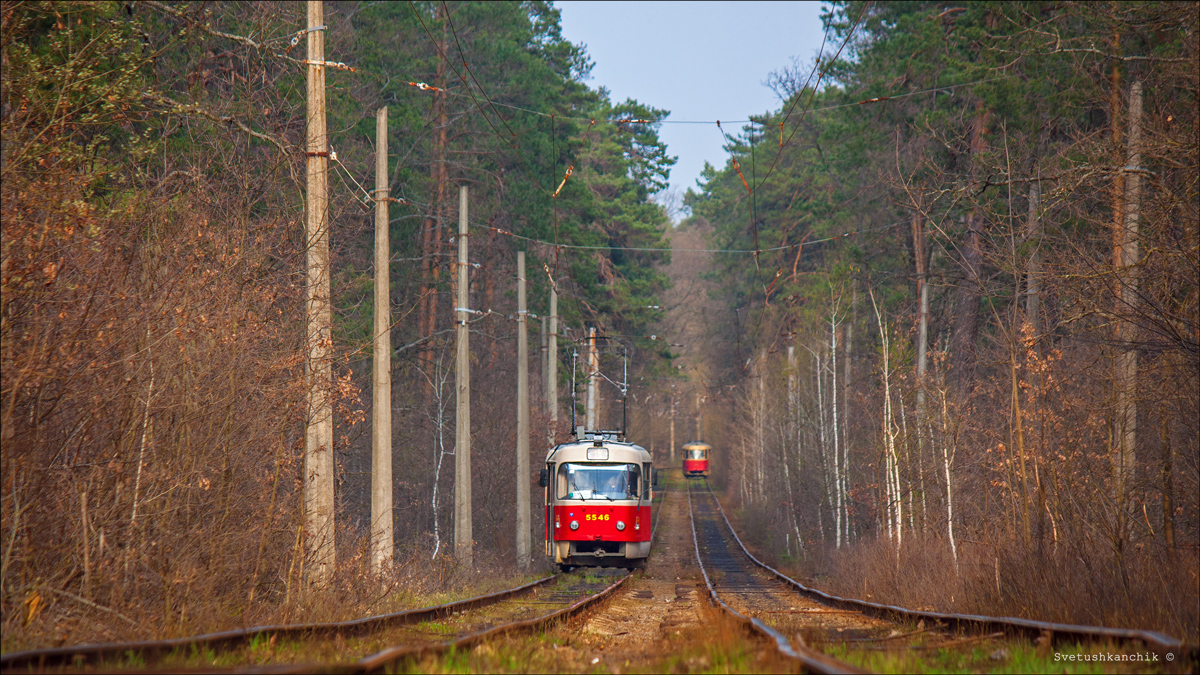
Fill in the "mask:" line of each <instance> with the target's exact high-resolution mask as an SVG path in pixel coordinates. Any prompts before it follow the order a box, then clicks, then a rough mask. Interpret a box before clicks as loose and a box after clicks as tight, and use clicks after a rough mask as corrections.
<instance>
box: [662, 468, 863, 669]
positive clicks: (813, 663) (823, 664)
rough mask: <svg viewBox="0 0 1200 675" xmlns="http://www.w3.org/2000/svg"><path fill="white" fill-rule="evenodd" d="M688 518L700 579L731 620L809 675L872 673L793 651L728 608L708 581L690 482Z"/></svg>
mask: <svg viewBox="0 0 1200 675" xmlns="http://www.w3.org/2000/svg"><path fill="white" fill-rule="evenodd" d="M685 480H686V479H685ZM713 499H714V500H715V499H716V496H715V495H714V496H713ZM719 506H720V504H719V503H718V507H719ZM721 515H722V516H724V515H725V514H724V512H722V513H721ZM688 518H689V520H690V521H691V525H692V544H693V545H694V546H695V549H696V563H697V564H699V565H700V575H701V576H703V577H704V585H705V586H706V587H707V588H708V595H709V597H710V598H711V599H712V600H713V602H714V603H715V604H716V605H717V606H718V607H720V608H721V609H722V610H724V611H725V612H726V613H727V614H729V615H730V616H732V617H734V618H735V619H736V620H737V621H738V622H740V623H742V624H743V625H745V626H746V627H748V628H750V629H751V630H752V631H754V632H756V633H759V634H760V635H762V636H763V637H765V638H767V639H768V640H770V641H771V642H772V644H774V645H775V650H776V651H778V652H779V653H780V654H782V655H783V656H784V657H786V658H789V659H792V660H794V661H799V662H800V663H801V664H802V665H803V666H804V668H805V669H806V670H807V671H808V672H811V673H867V672H870V671H866V670H861V669H859V668H856V667H855V666H852V665H850V664H849V663H845V662H843V661H839V660H838V659H835V658H833V657H831V656H828V655H826V654H822V653H821V652H818V651H816V650H813V649H810V648H809V647H806V646H804V645H799V646H797V647H793V646H792V644H791V642H790V641H789V640H788V639H787V637H786V636H784V635H783V633H780V632H779V631H777V630H775V629H774V628H771V627H770V626H768V625H767V624H765V623H763V622H762V620H761V619H759V618H757V617H754V618H752V617H748V616H745V615H744V614H742V613H740V612H738V611H737V610H736V609H734V608H732V607H730V606H729V605H728V604H726V603H725V601H724V600H722V599H721V598H720V596H719V595H717V591H716V589H715V588H713V584H712V580H711V579H709V577H708V570H706V569H705V567H704V560H703V559H702V558H701V556H700V540H699V538H698V537H697V536H696V517H695V512H694V510H693V508H692V486H691V483H690V482H689V483H688ZM726 522H728V521H726ZM731 531H732V530H731ZM740 543H741V542H739V544H740ZM742 550H743V551H744V550H745V549H744V548H743V549H742Z"/></svg>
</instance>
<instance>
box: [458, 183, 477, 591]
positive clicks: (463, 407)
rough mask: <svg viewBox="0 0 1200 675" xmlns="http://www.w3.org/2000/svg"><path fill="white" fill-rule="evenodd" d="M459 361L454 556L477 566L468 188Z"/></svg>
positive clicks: (461, 207) (463, 207)
mask: <svg viewBox="0 0 1200 675" xmlns="http://www.w3.org/2000/svg"><path fill="white" fill-rule="evenodd" d="M454 313H455V315H456V318H457V319H458V325H457V326H456V327H455V334H456V336H457V337H458V340H457V342H458V358H457V361H456V367H455V370H454V383H455V386H456V387H457V390H458V391H457V396H456V397H455V406H456V407H455V415H454V555H455V557H457V558H458V562H459V563H462V564H464V565H467V566H468V567H470V566H474V560H473V543H472V535H471V343H470V339H471V338H470V335H469V334H468V332H467V317H468V315H469V313H470V309H469V308H468V307H467V186H466V185H462V186H459V188H458V306H457V307H455V308H454Z"/></svg>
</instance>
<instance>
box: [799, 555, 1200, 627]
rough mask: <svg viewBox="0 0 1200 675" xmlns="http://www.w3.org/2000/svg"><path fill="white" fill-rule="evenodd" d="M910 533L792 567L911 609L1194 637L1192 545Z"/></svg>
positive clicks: (1198, 618) (824, 585) (1199, 590)
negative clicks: (1155, 549) (1134, 547)
mask: <svg viewBox="0 0 1200 675" xmlns="http://www.w3.org/2000/svg"><path fill="white" fill-rule="evenodd" d="M959 547H960V548H959V555H958V568H957V571H956V570H955V564H954V558H953V556H952V555H951V552H950V547H949V545H948V543H947V542H946V541H945V540H943V539H939V538H936V537H910V538H908V539H907V540H906V541H904V542H903V543H902V544H901V546H900V552H899V555H897V553H896V547H895V543H894V542H889V541H887V540H886V539H884V540H873V541H862V542H857V543H855V544H853V545H852V546H849V547H846V548H844V549H843V550H841V551H837V550H836V549H834V550H830V551H825V552H823V554H821V555H813V556H810V558H809V559H808V560H807V561H806V562H805V563H802V564H800V565H798V566H796V567H795V568H793V569H794V570H796V571H798V572H799V573H800V574H801V575H802V576H808V577H809V578H812V579H813V583H814V584H815V585H816V586H817V587H818V588H820V589H821V590H825V591H827V592H830V593H833V594H835V595H842V596H845V597H853V598H859V599H864V600H870V601H872V602H882V603H886V604H894V605H899V606H902V607H907V608H912V609H930V610H935V611H943V612H955V613H964V614H985V615H990V616H1014V617H1020V618H1026V619H1034V620H1039V621H1053V622H1059V623H1071V624H1083V625H1096V626H1111V627H1119V628H1138V629H1145V630H1158V631H1162V632H1164V633H1167V634H1168V635H1172V636H1174V637H1178V638H1180V639H1182V640H1184V641H1186V642H1190V643H1192V644H1195V643H1197V642H1198V641H1200V640H1198V638H1200V609H1198V608H1200V585H1198V581H1197V579H1198V577H1197V574H1198V572H1200V565H1197V560H1196V556H1195V553H1194V551H1187V550H1177V551H1173V552H1170V553H1156V554H1151V553H1149V552H1144V551H1143V552H1128V553H1126V554H1125V556H1124V559H1123V561H1118V560H1116V558H1115V556H1114V555H1113V553H1112V552H1111V550H1109V551H1105V550H1103V549H1102V548H1100V547H1096V546H1067V545H1065V544H1060V545H1059V546H1058V547H1057V548H1055V547H1054V546H1048V547H1046V548H1044V549H1043V550H1041V551H1039V550H1037V549H1036V548H1033V547H1030V548H1026V547H1024V546H1022V545H1021V544H1018V543H1015V542H1008V541H1005V542H1003V545H986V544H984V543H983V542H960V544H959Z"/></svg>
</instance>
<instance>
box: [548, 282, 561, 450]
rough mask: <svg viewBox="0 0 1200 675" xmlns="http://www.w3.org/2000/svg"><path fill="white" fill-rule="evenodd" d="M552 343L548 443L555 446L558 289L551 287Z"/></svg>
mask: <svg viewBox="0 0 1200 675" xmlns="http://www.w3.org/2000/svg"><path fill="white" fill-rule="evenodd" d="M547 339H548V340H549V342H550V344H549V346H548V347H547V350H548V351H547V353H546V365H547V366H549V367H548V368H547V369H546V408H547V410H548V411H549V413H550V428H549V429H548V430H547V431H546V444H547V445H549V446H550V447H554V441H555V440H557V439H556V435H557V434H558V291H556V290H554V289H553V288H551V289H550V334H549V335H548V336H547Z"/></svg>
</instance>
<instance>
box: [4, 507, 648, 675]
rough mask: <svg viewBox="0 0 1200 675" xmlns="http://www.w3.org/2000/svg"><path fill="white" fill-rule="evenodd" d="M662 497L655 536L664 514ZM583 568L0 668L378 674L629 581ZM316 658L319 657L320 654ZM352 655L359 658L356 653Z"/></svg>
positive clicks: (596, 598) (553, 614)
mask: <svg viewBox="0 0 1200 675" xmlns="http://www.w3.org/2000/svg"><path fill="white" fill-rule="evenodd" d="M665 496H666V495H665V491H664V493H663V498H662V499H660V500H659V504H658V512H657V513H656V514H655V523H654V528H655V529H654V532H656V533H657V528H658V519H659V516H661V514H662V503H663V500H664V499H665ZM630 574H631V573H630V571H629V570H623V569H611V568H609V569H581V570H577V571H575V572H572V573H565V574H562V573H560V574H555V575H551V576H547V577H544V578H541V579H538V580H536V581H533V582H531V583H527V584H523V585H521V586H518V587H515V588H511V589H507V590H504V591H499V592H496V593H490V594H486V595H481V596H477V597H474V598H470V599H467V600H460V601H457V602H451V603H446V604H443V605H435V606H431V607H424V608H421V609H414V610H407V611H402V612H395V613H390V614H383V615H377V616H369V617H364V618H361V619H355V620H351V621H340V622H330V623H310V624H288V625H273V626H257V627H254V628H246V629H235V630H229V631H223V632H218V633H208V634H204V635H195V636H190V637H183V638H176V639H170V640H148V641H137V642H114V643H103V644H89V645H75V646H70V647H58V648H52V649H39V650H29V651H21V652H14V653H11V654H5V655H3V656H0V672H5V673H9V672H19V671H24V672H28V671H44V670H46V669H73V668H82V667H88V666H90V667H96V668H100V669H105V668H118V667H119V668H137V667H143V668H145V667H151V666H152V667H154V668H189V669H196V668H213V667H217V668H222V667H225V668H226V669H228V668H229V667H230V666H232V667H233V668H234V669H237V672H272V673H290V672H312V671H314V670H319V671H332V672H373V671H377V670H380V669H382V668H384V667H386V666H388V665H390V664H394V663H397V662H399V661H403V660H406V659H416V658H422V657H424V656H428V655H433V654H439V653H443V652H446V651H449V650H450V649H455V648H459V649H463V648H469V647H471V646H474V645H476V644H480V643H482V642H484V641H487V640H489V639H494V638H496V637H499V636H501V635H504V634H507V633H512V632H516V631H521V630H534V629H537V628H541V627H544V626H547V625H549V624H551V623H553V622H556V621H559V620H561V619H565V618H569V617H571V616H574V615H577V614H579V613H581V612H583V611H584V610H586V609H588V608H589V607H591V606H593V605H595V604H596V603H598V602H600V601H601V600H603V599H604V598H607V597H608V596H609V595H611V594H612V593H614V592H615V591H616V590H617V589H618V588H620V587H621V586H622V585H623V584H624V583H625V582H626V581H627V580H628V579H629V578H630ZM313 654H316V655H318V659H316V660H314V659H313V658H312V655H313ZM351 654H353V655H354V656H353V657H349V656H348V655H351Z"/></svg>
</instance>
